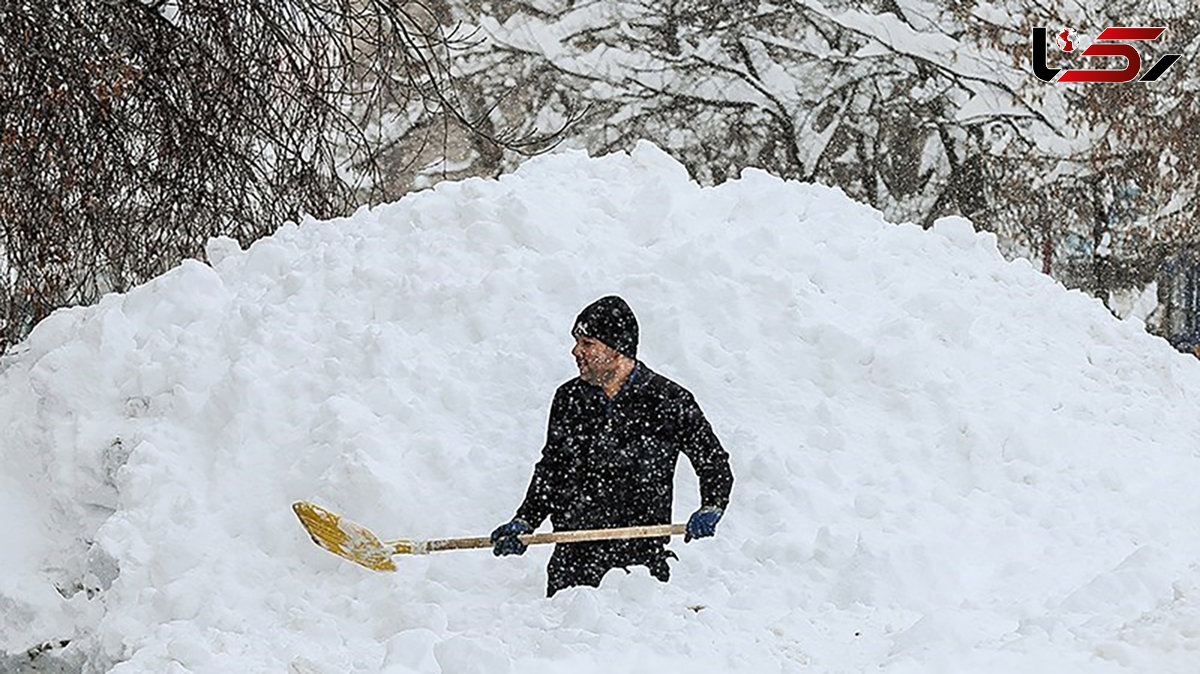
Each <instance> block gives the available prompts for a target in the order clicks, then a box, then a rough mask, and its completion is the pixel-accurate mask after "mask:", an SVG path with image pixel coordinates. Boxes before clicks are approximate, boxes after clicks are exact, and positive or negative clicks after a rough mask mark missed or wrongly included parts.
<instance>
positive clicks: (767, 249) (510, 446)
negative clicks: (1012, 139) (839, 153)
mask: <svg viewBox="0 0 1200 674" xmlns="http://www.w3.org/2000/svg"><path fill="white" fill-rule="evenodd" d="M209 260H210V262H211V266H210V265H209V264H205V263H201V262H198V261H189V262H186V263H184V264H183V265H181V266H180V267H178V268H176V269H174V270H172V271H170V272H169V273H167V274H164V275H163V276H161V277H159V278H157V279H155V280H154V281H151V282H150V283H147V284H145V285H143V286H140V287H138V288H136V289H134V290H132V291H130V292H129V293H127V294H125V295H109V296H107V297H105V298H104V299H103V300H102V301H101V302H100V303H99V305H98V306H94V307H88V308H77V309H71V310H65V311H59V312H57V313H55V314H54V315H53V316H51V317H50V318H49V319H47V320H46V321H44V322H43V323H42V324H41V325H40V326H38V328H37V329H36V330H35V331H34V332H33V334H32V335H31V336H30V338H29V339H28V340H27V341H26V342H25V343H24V344H22V345H21V346H20V347H19V348H18V349H17V350H16V351H15V352H14V353H13V354H11V355H10V356H9V357H7V358H6V359H5V361H4V363H3V371H2V372H0V430H2V435H0V459H2V463H0V466H2V467H0V509H3V512H4V514H5V517H3V518H0V536H2V537H3V541H4V545H3V546H0V568H2V569H3V573H2V574H0V650H3V651H6V652H8V653H9V657H8V658H7V659H6V660H5V661H4V662H6V663H8V664H7V665H3V664H0V667H4V666H7V667H9V668H10V669H11V670H12V671H24V670H20V669H19V667H20V665H19V664H16V665H14V664H13V663H19V662H20V661H21V658H24V657H25V656H24V655H23V652H24V651H25V649H28V648H30V647H31V646H34V645H36V644H39V643H42V642H45V641H51V640H70V644H69V645H68V646H67V647H66V648H62V649H55V651H54V653H56V655H54V656H45V657H59V658H61V661H63V662H71V663H74V665H73V666H75V667H80V666H81V667H82V669H83V671H86V672H101V671H112V672H118V673H120V674H134V673H142V672H147V673H149V672H154V673H162V672H169V673H180V672H213V673H216V672H292V673H293V674H312V673H318V674H321V673H330V674H332V673H333V672H339V673H344V672H358V673H366V672H386V673H388V674H406V673H410V672H429V673H433V672H445V673H448V674H449V673H454V674H460V673H470V672H487V673H489V674H502V673H504V672H520V673H522V674H535V673H541V672H568V671H569V672H656V673H657V672H682V671H687V672H693V673H707V672H714V673H716V672H720V673H726V672H754V673H764V672H830V673H833V672H839V673H840V672H872V673H874V672H883V673H887V674H899V673H907V672H914V673H915V672H922V673H927V672H974V673H977V672H996V673H1001V672H1003V673H1005V674H1008V673H1011V672H1017V671H1021V672H1026V671H1028V672H1056V673H1069V672H1156V673H1158V674H1164V673H1166V674H1169V673H1172V672H1180V673H1184V672H1187V673H1189V674H1190V673H1192V672H1195V671H1196V663H1197V662H1198V661H1200V460H1198V459H1197V454H1196V452H1197V448H1198V447H1200V415H1197V414H1196V402H1197V400H1200V363H1197V362H1196V361H1195V359H1191V358H1188V357H1185V356H1182V355H1179V354H1177V353H1175V352H1174V351H1173V350H1171V348H1170V347H1169V346H1168V345H1167V344H1166V343H1165V342H1162V341H1161V340H1158V339H1155V338H1153V337H1150V336H1148V335H1147V334H1145V333H1144V332H1143V331H1142V330H1141V328H1140V325H1139V324H1138V323H1137V322H1121V321H1119V320H1117V319H1115V318H1113V317H1112V316H1111V315H1110V314H1109V313H1108V312H1107V311H1106V310H1105V309H1104V308H1103V306H1102V305H1101V304H1100V303H1099V302H1098V301H1096V300H1093V299H1090V298H1088V297H1086V296H1085V295H1083V294H1080V293H1078V292H1068V291H1066V290H1064V289H1063V288H1062V287H1061V286H1059V285H1057V284H1056V283H1054V282H1053V281H1052V280H1050V279H1049V278H1047V277H1046V276H1044V275H1042V274H1039V273H1038V272H1037V271H1035V270H1034V269H1033V268H1031V267H1030V265H1029V264H1027V263H1026V262H1024V261H1020V260H1018V261H1016V262H1011V263H1010V262H1006V261H1005V260H1004V259H1003V258H1002V257H1001V255H1000V253H999V252H997V249H996V244H995V240H994V238H993V237H992V236H991V235H988V234H982V233H976V232H975V231H974V230H973V229H972V227H971V225H970V224H969V223H968V222H966V221H965V220H962V219H958V218H947V219H943V220H941V221H939V222H938V223H937V225H936V226H935V227H934V228H933V229H932V230H929V231H924V230H922V229H920V228H919V227H915V226H911V225H904V226H896V225H891V224H888V223H886V222H884V221H883V220H882V219H881V217H880V215H879V214H878V212H876V211H874V210H873V209H871V208H868V207H866V206H863V205H860V204H857V203H854V202H852V201H850V200H849V199H848V198H846V197H845V196H844V195H842V194H841V193H840V192H838V191H836V190H831V189H827V188H824V187H820V186H815V185H809V184H801V183H795V182H785V181H782V180H779V179H777V178H774V177H772V176H769V175H767V174H765V173H762V172H759V171H753V170H749V171H746V172H745V173H744V174H743V176H742V177H741V178H740V179H739V180H735V181H731V182H728V183H726V184H723V185H721V186H719V187H715V188H708V187H700V186H698V185H697V184H695V183H693V182H691V181H690V180H689V179H688V177H687V174H686V172H685V170H684V169H683V168H682V167H681V166H680V165H679V164H677V163H675V162H674V161H673V160H671V159H670V158H669V157H667V156H666V155H665V154H664V153H662V152H661V151H659V150H658V149H657V148H655V147H653V146H651V145H648V144H642V145H640V146H639V147H638V148H637V149H636V150H635V151H634V152H632V153H631V154H614V155H608V156H605V157H601V158H589V157H587V156H586V155H585V154H582V153H574V152H565V153H561V154H556V155H552V156H547V157H542V158H537V159H534V160H532V161H529V162H528V163H526V164H525V165H524V166H522V167H521V168H520V169H519V170H518V171H517V172H515V173H514V174H511V175H506V176H504V177H502V178H500V179H498V180H480V179H471V180H466V181H463V182H457V183H442V184H439V185H438V186H437V187H436V188H435V189H432V190H428V191H425V192H422V193H418V194H414V195H411V196H409V197H406V198H405V199H403V200H402V201H400V202H397V203H395V204H391V205H387V206H383V207H379V208H375V209H372V210H365V209H364V210H362V211H360V212H358V213H356V214H355V215H354V216H352V217H349V218H345V219H340V220H334V221H330V222H306V223H304V224H302V225H301V226H295V225H291V224H289V225H285V226H283V227H282V228H280V229H279V231H278V232H277V233H276V234H274V235H273V236H271V237H268V238H266V239H263V240H260V241H258V242H257V243H255V244H254V245H252V246H251V247H250V248H249V249H248V250H246V251H241V250H239V249H238V247H237V246H236V244H233V242H231V241H228V240H216V241H214V242H213V243H212V245H210V247H209ZM613 292H615V293H620V294H622V295H623V296H624V297H625V298H626V299H627V300H629V302H630V304H631V305H632V307H633V308H634V310H635V312H636V313H637V315H638V317H639V320H640V322H641V328H642V343H641V347H640V349H639V354H640V356H641V357H642V359H643V360H644V361H645V362H646V363H647V364H648V365H650V366H651V367H652V368H654V369H656V370H657V371H659V372H661V373H663V374H666V375H667V376H670V377H672V378H673V379H675V380H676V381H678V382H680V383H681V384H683V385H684V386H686V387H688V388H690V389H691V390H692V392H693V393H694V394H695V395H696V398H697V400H698V401H699V402H700V404H701V406H702V407H703V408H704V409H705V411H706V413H707V415H708V416H709V419H710V421H711V422H712V424H713V426H714V428H715V430H716V432H717V434H718V435H719V437H720V438H721V439H722V441H723V443H724V444H725V446H726V448H727V449H728V451H729V453H730V455H731V457H732V461H733V469H734V474H735V476H736V482H735V484H734V490H733V497H732V501H731V504H730V506H729V509H728V511H727V513H726V516H725V518H724V519H723V520H722V521H721V524H720V527H719V529H718V534H717V536H716V537H714V538H711V539H704V540H700V541H693V542H691V543H689V544H686V545H684V544H683V543H682V542H681V541H677V542H676V543H674V544H673V546H672V547H673V549H675V550H676V551H678V553H679V555H680V560H679V561H678V562H676V563H675V564H674V571H673V578H672V580H671V582H670V583H669V584H665V585H664V584H661V583H659V582H658V581H656V580H654V579H652V578H651V577H650V576H649V575H648V574H647V573H646V571H645V570H644V569H641V568H635V569H633V570H632V573H630V574H628V575H627V574H625V573H623V572H621V571H619V570H616V571H613V572H610V574H609V575H608V576H607V577H606V578H605V581H604V584H603V586H602V587H601V588H599V589H590V588H576V589H570V590H567V591H564V592H561V593H560V594H559V595H557V596H556V597H554V599H552V600H547V599H545V598H544V596H543V593H544V582H545V576H544V573H545V572H544V566H545V562H546V560H547V557H548V555H549V552H550V551H549V549H548V548H547V546H536V547H533V548H531V549H530V551H529V552H528V553H527V554H526V555H525V556H524V557H509V558H503V559H497V558H495V557H493V556H492V554H491V553H490V552H489V551H487V550H470V551H458V552H444V553H435V554H432V555H428V556H422V557H413V556H402V557H398V558H397V560H396V561H397V563H398V566H399V570H398V571H397V572H395V573H374V572H371V571H368V570H366V569H363V568H360V567H357V566H355V565H353V564H351V563H349V562H347V561H345V560H342V559H340V558H338V557H335V556H334V555H331V554H329V553H327V552H325V551H324V550H321V549H319V548H317V547H316V546H315V545H313V544H312V542H311V541H310V540H309V539H308V537H307V536H306V535H305V534H304V532H303V531H302V529H301V528H300V526H299V524H298V523H297V521H296V520H295V518H294V516H293V514H292V511H291V509H290V504H291V503H292V502H293V501H296V500H299V499H313V500H315V501H317V502H318V503H321V504H322V505H324V506H326V507H328V508H330V509H331V510H334V511H336V512H339V513H342V514H343V515H345V516H347V517H349V518H351V519H353V520H356V521H358V522H360V523H362V524H364V525H366V526H368V527H370V528H371V529H373V530H374V531H375V532H377V533H378V534H380V535H381V536H382V537H384V538H399V537H412V538H436V537H446V536H458V535H481V534H486V533H488V532H489V531H491V529H492V528H493V527H495V526H496V525H498V524H500V523H502V522H504V521H506V520H507V519H508V518H509V517H510V516H511V515H512V512H513V510H514V509H515V508H516V506H517V505H518V503H519V502H520V500H521V498H522V496H523V494H524V490H525V487H526V484H527V481H528V478H529V475H530V472H531V468H532V465H533V463H534V461H535V460H536V459H537V457H538V455H539V452H540V449H541V443H542V441H543V439H544V429H545V423H546V416H547V412H548V408H549V403H550V400H551V397H552V394H553V391H554V389H555V387H556V386H557V385H558V384H560V383H561V382H563V381H565V380H567V379H569V378H571V377H572V376H574V374H575V370H574V366H573V362H572V360H571V358H570V356H569V353H568V351H569V349H570V348H571V345H572V342H571V339H570V337H569V329H570V325H571V322H572V321H573V319H574V317H575V315H576V313H577V312H578V311H579V310H580V309H581V308H582V307H583V306H584V305H586V304H587V303H588V302H590V301H592V300H594V299H596V298H597V297H600V296H602V295H604V294H608V293H613ZM676 482H677V496H676V504H675V520H676V521H683V520H685V519H686V517H687V515H688V514H689V513H690V512H691V511H692V509H694V508H695V507H696V506H697V504H698V496H697V493H696V490H697V488H696V479H695V476H694V474H693V473H692V472H691V470H690V468H689V467H688V465H687V462H686V460H685V461H682V462H681V464H680V470H679V473H678V476H677V480H676ZM56 588H58V589H57V590H56ZM13 667H17V668H18V669H12V668H13Z"/></svg>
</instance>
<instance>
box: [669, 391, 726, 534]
mask: <svg viewBox="0 0 1200 674" xmlns="http://www.w3.org/2000/svg"><path fill="white" fill-rule="evenodd" d="M679 433H680V443H681V449H682V450H683V453H684V454H686V455H687V457H688V460H689V461H691V462H692V468H693V469H694V470H695V471H696V476H697V477H698V478H699V479H700V505H701V507H707V506H714V507H717V508H721V509H722V510H724V509H725V508H726V507H728V506H729V492H730V491H732V490H733V470H732V469H731V468H730V467H729V454H728V453H726V452H725V449H724V448H723V447H721V441H720V440H718V439H717V436H716V434H715V433H713V430H712V426H711V425H709V423H708V419H706V418H705V417H704V412H702V411H700V405H698V404H697V403H696V399H695V398H693V397H692V394H691V393H686V394H685V395H684V396H683V398H682V400H681V402H680V413H679Z"/></svg>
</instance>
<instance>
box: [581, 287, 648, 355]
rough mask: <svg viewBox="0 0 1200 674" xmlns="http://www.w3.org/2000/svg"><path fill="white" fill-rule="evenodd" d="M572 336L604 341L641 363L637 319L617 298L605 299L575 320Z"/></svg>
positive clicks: (588, 308) (591, 306)
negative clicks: (638, 349)
mask: <svg viewBox="0 0 1200 674" xmlns="http://www.w3.org/2000/svg"><path fill="white" fill-rule="evenodd" d="M571 334H572V335H573V336H575V337H591V338H592V339H597V340H600V341H601V342H603V343H605V344H606V345H608V346H609V347H612V348H613V349H616V350H617V351H618V352H619V353H621V354H623V355H625V356H628V357H630V358H633V359H635V360H636V359H637V345H638V324H637V318H635V317H634V315H633V309H630V308H629V305H628V304H626V303H625V300H623V299H621V298H620V297H617V296H616V295H609V296H607V297H601V298H600V299H598V300H596V301H595V302H592V303H591V304H589V305H587V307H585V308H584V310H583V311H581V312H579V317H578V318H576V319H575V327H574V328H571Z"/></svg>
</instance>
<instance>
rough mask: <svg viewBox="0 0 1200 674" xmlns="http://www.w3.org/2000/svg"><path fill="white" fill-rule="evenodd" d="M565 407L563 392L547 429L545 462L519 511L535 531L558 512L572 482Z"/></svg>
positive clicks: (536, 471)
mask: <svg viewBox="0 0 1200 674" xmlns="http://www.w3.org/2000/svg"><path fill="white" fill-rule="evenodd" d="M565 406H566V395H565V393H564V392H563V390H562V389H559V391H558V392H556V393H555V394H554V402H553V403H551V405H550V422H549V423H548V424H547V428H546V444H545V446H544V447H542V458H541V459H540V460H539V461H538V462H537V464H536V465H535V466H534V467H533V477H532V478H531V479H530V480H529V488H528V489H526V490H525V500H524V501H523V502H522V503H521V507H520V508H518V509H517V514H516V516H517V517H518V518H520V519H522V520H525V521H526V522H528V523H529V525H530V526H532V527H533V528H534V529H536V528H538V526H539V525H541V523H542V522H543V521H545V519H546V518H547V517H549V516H550V515H551V514H552V513H554V512H555V511H556V510H557V509H558V498H559V497H560V496H561V494H562V493H563V488H564V487H566V486H567V482H568V480H569V479H570V475H569V474H568V464H567V457H566V456H565V445H566V442H565V440H566V429H565V424H564V423H563V421H564V420H563V413H564V408H565Z"/></svg>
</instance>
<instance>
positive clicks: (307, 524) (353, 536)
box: [292, 501, 411, 571]
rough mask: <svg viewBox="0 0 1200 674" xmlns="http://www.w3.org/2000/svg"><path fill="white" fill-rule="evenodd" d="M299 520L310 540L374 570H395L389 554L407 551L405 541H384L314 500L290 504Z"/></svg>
mask: <svg viewBox="0 0 1200 674" xmlns="http://www.w3.org/2000/svg"><path fill="white" fill-rule="evenodd" d="M292 510H294V511H295V512H296V517H299V518H300V524H302V525H304V529H305V530H306V531H308V535H309V536H311V537H312V539H313V542H314V543H316V544H317V545H319V546H321V547H323V548H325V549H326V550H328V551H330V552H332V553H333V554H335V555H337V556H339V557H344V558H346V559H348V560H350V561H352V562H354V563H355V564H361V565H362V566H365V567H367V568H368V569H372V570H374V571H395V570H396V564H395V563H394V562H392V555H395V554H399V553H405V552H411V550H409V549H405V548H406V546H405V543H406V541H394V542H392V543H388V544H385V543H383V542H381V541H380V540H379V537H377V536H376V535H375V534H373V533H371V530H370V529H368V528H366V527H364V526H362V525H361V524H356V523H354V522H351V521H350V520H348V519H346V518H344V517H341V516H340V515H336V514H334V513H331V512H329V511H328V510H326V509H324V508H322V507H321V506H319V505H317V504H315V503H309V502H308V501H297V502H295V503H293V504H292Z"/></svg>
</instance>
